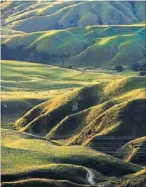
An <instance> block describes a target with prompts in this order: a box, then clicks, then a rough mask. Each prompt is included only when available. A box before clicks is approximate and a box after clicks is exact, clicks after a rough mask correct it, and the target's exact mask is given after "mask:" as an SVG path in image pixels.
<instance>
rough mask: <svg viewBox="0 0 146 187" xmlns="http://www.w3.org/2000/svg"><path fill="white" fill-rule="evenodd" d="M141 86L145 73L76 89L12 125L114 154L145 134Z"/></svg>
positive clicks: (44, 104) (143, 83)
mask: <svg viewBox="0 0 146 187" xmlns="http://www.w3.org/2000/svg"><path fill="white" fill-rule="evenodd" d="M144 88H145V78H144V77H129V78H128V79H127V78H123V79H121V80H117V81H113V82H111V83H100V84H96V85H93V86H89V87H84V88H80V89H76V90H74V91H71V92H69V93H67V94H64V95H61V96H58V97H56V98H54V99H52V100H49V101H47V102H44V103H43V104H40V105H38V106H36V107H34V108H33V109H32V110H30V111H29V112H28V113H26V114H25V115H24V116H22V117H21V118H20V119H18V120H17V121H16V123H15V128H17V129H19V131H26V132H30V133H34V134H35V133H36V134H40V135H41V136H46V137H47V138H49V139H52V140H56V139H57V140H60V141H61V142H62V143H63V144H74V145H76V144H79V145H89V146H91V147H93V148H94V149H96V150H99V151H102V152H105V153H108V154H113V152H115V151H116V150H117V149H119V148H120V147H122V146H123V145H124V144H125V143H127V142H128V141H130V140H132V139H134V138H137V137H141V136H145V135H146V134H145V130H144V129H145V123H146V121H145V115H144V111H145V101H146V98H145V89H144ZM131 110H132V112H131V114H130V115H129V112H130V111H131ZM135 114H137V115H136V117H134V116H135ZM56 116H57V118H56ZM119 136H121V137H123V138H119V139H118V137H119ZM113 137H114V138H113ZM115 139H117V141H115Z"/></svg>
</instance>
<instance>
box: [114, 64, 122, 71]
mask: <svg viewBox="0 0 146 187" xmlns="http://www.w3.org/2000/svg"><path fill="white" fill-rule="evenodd" d="M115 70H117V71H118V72H121V71H124V68H123V66H121V65H117V66H116V67H115Z"/></svg>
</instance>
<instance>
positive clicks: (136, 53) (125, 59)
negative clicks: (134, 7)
mask: <svg viewBox="0 0 146 187" xmlns="http://www.w3.org/2000/svg"><path fill="white" fill-rule="evenodd" d="M144 37H145V26H137V25H133V26H91V27H90V26H87V27H84V28H72V29H64V30H51V31H41V32H33V33H25V34H17V35H16V34H14V35H9V36H7V37H4V36H3V38H2V59H11V60H12V59H13V60H23V61H33V62H42V63H45V64H52V65H60V66H62V67H69V65H72V66H73V67H77V66H78V67H95V66H96V67H103V68H105V67H106V68H113V67H115V65H119V64H120V65H123V66H125V67H131V65H132V64H133V63H136V62H137V63H144V59H145V55H144V52H145V51H144V46H145V39H144ZM16 54H17V55H16Z"/></svg>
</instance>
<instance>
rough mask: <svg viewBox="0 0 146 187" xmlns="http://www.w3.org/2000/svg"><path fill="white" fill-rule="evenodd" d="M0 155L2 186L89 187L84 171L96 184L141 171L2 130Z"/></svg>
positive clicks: (81, 149)
mask: <svg viewBox="0 0 146 187" xmlns="http://www.w3.org/2000/svg"><path fill="white" fill-rule="evenodd" d="M38 145H39V148H38ZM2 155H3V157H2V166H3V167H2V182H13V181H16V180H17V181H18V182H19V180H24V179H27V178H32V179H37V178H39V179H41V178H42V179H44V178H45V179H52V180H53V179H54V180H62V182H63V180H69V181H71V182H75V183H78V184H89V183H88V181H87V178H86V176H87V173H88V171H89V169H88V167H89V168H91V169H92V172H93V173H94V175H95V181H96V183H97V182H101V181H107V180H108V177H111V179H112V177H113V176H116V177H117V176H123V175H126V174H130V173H134V172H136V171H140V170H141V167H140V166H138V165H134V164H131V163H126V162H123V161H122V160H119V159H117V158H114V157H112V156H109V155H106V154H104V153H101V152H97V151H94V150H92V149H90V148H88V147H85V146H63V147H62V146H57V145H55V144H53V143H52V142H50V141H47V140H40V139H37V138H35V137H32V136H30V135H29V134H25V133H19V132H16V131H14V130H6V129H2ZM10 165H11V167H10ZM111 167H112V168H114V170H111ZM66 172H67V173H68V175H66ZM76 175H77V176H78V177H76ZM115 180H116V178H115Z"/></svg>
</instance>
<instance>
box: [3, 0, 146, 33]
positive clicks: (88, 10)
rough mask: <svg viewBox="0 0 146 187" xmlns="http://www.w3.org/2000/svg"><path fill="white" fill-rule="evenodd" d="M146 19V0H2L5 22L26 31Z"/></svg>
mask: <svg viewBox="0 0 146 187" xmlns="http://www.w3.org/2000/svg"><path fill="white" fill-rule="evenodd" d="M144 21H145V2H128V1H126V2H112V1H110V2H95V1H94V2H93V1H85V2H80V1H79V2H77V1H76V2H75V1H74V2H73V1H71V2H67V1H66V2H46V1H44V2H34V1H32V2H31V1H30V2H29V1H27V2H25V1H22V2H20V1H7V2H4V3H2V24H3V25H4V26H7V27H9V28H13V29H16V30H20V31H25V32H34V31H41V30H52V29H64V28H71V27H85V26H87V25H90V26H91V25H126V24H135V23H140V22H144Z"/></svg>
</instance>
